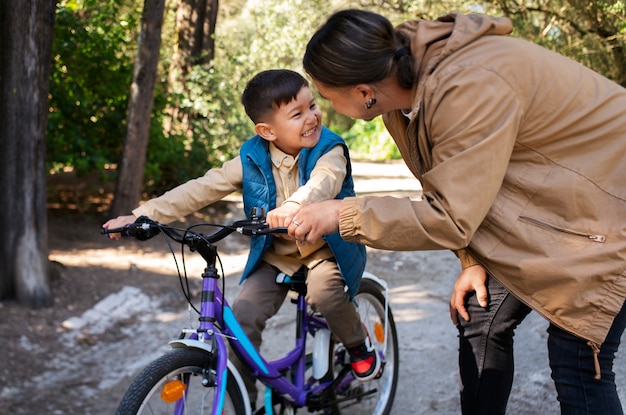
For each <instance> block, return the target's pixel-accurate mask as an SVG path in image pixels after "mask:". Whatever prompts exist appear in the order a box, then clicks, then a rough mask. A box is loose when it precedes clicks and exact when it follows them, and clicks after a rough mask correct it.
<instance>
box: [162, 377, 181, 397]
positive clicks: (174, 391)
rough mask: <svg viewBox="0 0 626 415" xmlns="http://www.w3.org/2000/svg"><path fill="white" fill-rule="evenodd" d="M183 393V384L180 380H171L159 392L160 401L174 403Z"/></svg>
mask: <svg viewBox="0 0 626 415" xmlns="http://www.w3.org/2000/svg"><path fill="white" fill-rule="evenodd" d="M184 393H185V384H184V383H183V382H181V381H180V380H173V381H171V382H168V383H166V384H165V386H164V387H163V391H161V399H163V400H164V401H165V402H167V403H172V402H176V401H177V400H179V399H180V398H182V397H183V394H184Z"/></svg>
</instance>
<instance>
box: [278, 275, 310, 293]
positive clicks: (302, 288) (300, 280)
mask: <svg viewBox="0 0 626 415" xmlns="http://www.w3.org/2000/svg"><path fill="white" fill-rule="evenodd" d="M276 284H287V285H289V289H290V290H293V291H295V292H297V293H298V294H302V295H305V294H306V272H303V271H296V272H295V273H294V274H293V275H287V274H285V273H284V272H279V273H278V275H276Z"/></svg>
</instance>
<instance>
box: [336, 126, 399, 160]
mask: <svg viewBox="0 0 626 415" xmlns="http://www.w3.org/2000/svg"><path fill="white" fill-rule="evenodd" d="M342 136H343V138H344V140H346V143H347V144H348V147H349V148H350V155H351V156H352V158H353V159H355V160H371V161H383V160H392V159H399V158H401V156H400V151H399V150H398V147H396V144H395V143H394V141H393V139H392V138H391V136H390V135H389V132H388V131H387V129H386V128H385V124H383V120H382V118H381V117H376V118H375V119H374V120H372V121H364V120H357V121H355V122H354V124H353V125H352V127H351V128H350V130H348V131H346V132H345V133H343V134H342Z"/></svg>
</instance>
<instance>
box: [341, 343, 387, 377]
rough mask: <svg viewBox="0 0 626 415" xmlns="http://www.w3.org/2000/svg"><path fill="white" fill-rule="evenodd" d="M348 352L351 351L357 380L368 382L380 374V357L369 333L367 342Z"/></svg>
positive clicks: (353, 371)
mask: <svg viewBox="0 0 626 415" xmlns="http://www.w3.org/2000/svg"><path fill="white" fill-rule="evenodd" d="M348 353H350V366H351V367H352V373H354V376H355V377H356V379H357V380H360V381H361V382H367V381H368V380H372V379H374V378H375V377H376V376H378V372H380V357H379V356H378V352H377V351H376V348H375V347H374V345H373V344H372V341H371V340H370V336H369V334H368V335H367V337H366V338H365V342H363V343H362V344H361V345H359V346H355V347H351V348H349V349H348Z"/></svg>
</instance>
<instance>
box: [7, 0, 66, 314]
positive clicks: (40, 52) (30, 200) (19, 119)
mask: <svg viewBox="0 0 626 415" xmlns="http://www.w3.org/2000/svg"><path fill="white" fill-rule="evenodd" d="M55 8H56V0H13V1H9V0H3V1H2V2H0V102H1V104H0V154H1V155H0V157H1V159H0V189H2V190H1V192H0V206H2V210H1V211H0V235H2V241H3V242H2V244H1V248H0V298H17V300H18V301H19V302H20V303H22V304H25V305H29V306H31V307H42V306H49V305H51V304H52V298H51V294H50V288H49V283H48V223H47V218H46V173H45V156H46V150H45V147H46V146H45V143H46V141H45V140H46V124H47V120H48V89H49V81H50V61H51V51H52V30H53V26H54V17H55V14H54V13H55Z"/></svg>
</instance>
